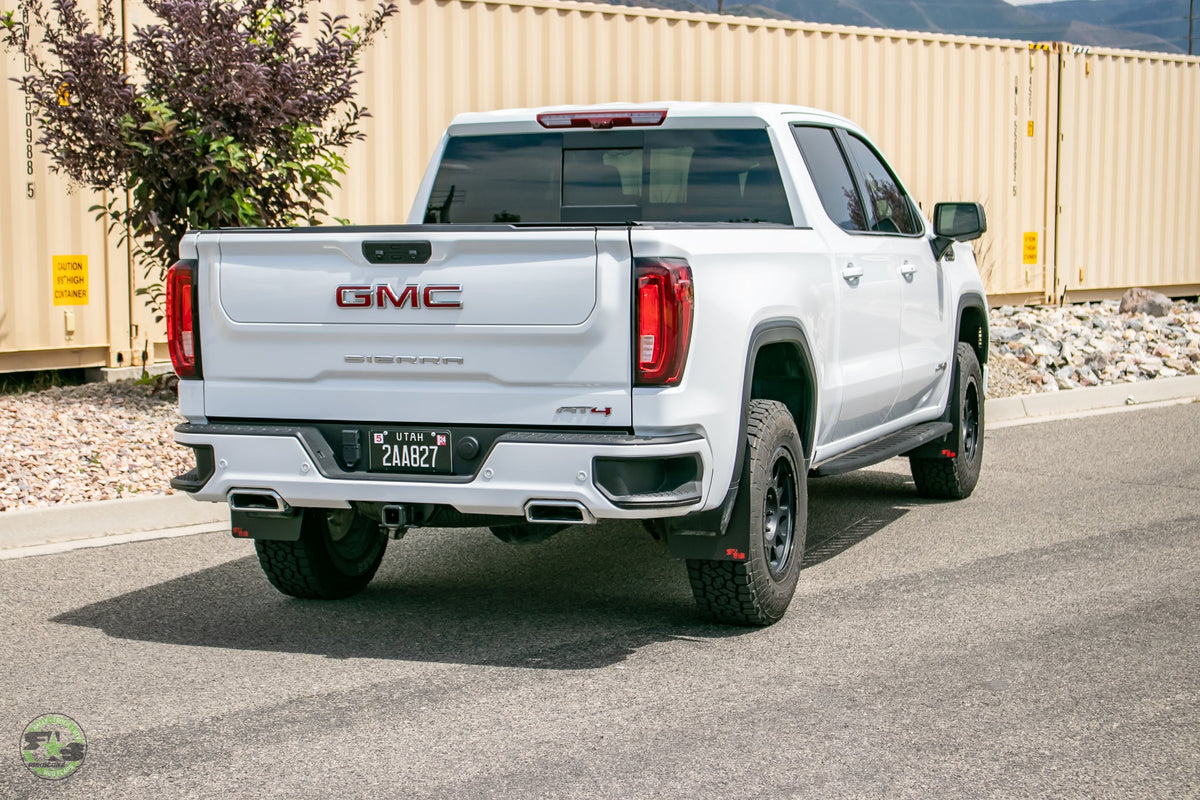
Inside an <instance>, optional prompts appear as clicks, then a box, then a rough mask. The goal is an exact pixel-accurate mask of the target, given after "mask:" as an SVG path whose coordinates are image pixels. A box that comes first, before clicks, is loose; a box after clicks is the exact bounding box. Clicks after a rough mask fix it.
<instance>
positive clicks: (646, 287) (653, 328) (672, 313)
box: [633, 258, 692, 386]
mask: <svg viewBox="0 0 1200 800" xmlns="http://www.w3.org/2000/svg"><path fill="white" fill-rule="evenodd" d="M634 270H635V276H636V277H635V281H636V284H635V286H636V290H635V293H634V302H635V303H636V308H635V309H634V310H635V313H636V318H635V320H634V342H633V362H634V364H635V365H636V367H637V369H636V372H635V375H634V383H635V384H636V385H638V386H669V385H672V384H676V383H679V379H680V378H682V377H683V365H684V363H685V362H686V361H687V353H688V345H689V344H690V343H691V340H692V268H691V267H689V266H688V263H687V262H686V261H684V260H683V259H682V258H639V259H637V261H636V262H635V263H634Z"/></svg>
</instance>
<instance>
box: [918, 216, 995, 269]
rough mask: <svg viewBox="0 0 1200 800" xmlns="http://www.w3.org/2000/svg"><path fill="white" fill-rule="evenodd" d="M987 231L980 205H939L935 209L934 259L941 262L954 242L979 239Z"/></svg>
mask: <svg viewBox="0 0 1200 800" xmlns="http://www.w3.org/2000/svg"><path fill="white" fill-rule="evenodd" d="M986 230H987V217H986V215H985V214H984V213H983V205H981V204H980V203H938V204H937V205H936V206H934V207H933V233H934V239H933V241H932V242H931V244H932V245H933V257H934V258H936V259H939V260H940V259H941V257H942V255H943V254H944V253H945V252H946V250H947V249H948V248H949V247H950V245H951V244H952V243H953V242H969V241H971V240H972V239H978V238H979V237H980V235H982V234H983V232H984V231H986Z"/></svg>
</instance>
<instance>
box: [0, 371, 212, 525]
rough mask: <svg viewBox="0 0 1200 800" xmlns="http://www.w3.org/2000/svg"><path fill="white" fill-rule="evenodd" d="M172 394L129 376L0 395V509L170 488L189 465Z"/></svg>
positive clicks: (130, 494)
mask: <svg viewBox="0 0 1200 800" xmlns="http://www.w3.org/2000/svg"><path fill="white" fill-rule="evenodd" d="M182 421H183V417H181V416H179V412H178V410H177V401H176V399H175V397H174V396H172V395H170V394H167V395H166V396H163V394H162V393H161V392H156V391H155V387H154V386H153V385H150V384H140V383H137V382H134V381H122V382H119V383H91V384H87V385H84V386H70V387H56V388H53V389H46V390H45V391H41V392H31V393H28V394H15V395H14V394H9V395H0V510H3V511H9V510H12V509H16V508H26V507H30V506H53V505H63V504H66V503H81V502H84V501H88V500H114V499H117V498H120V497H132V496H135V495H138V496H144V495H155V494H170V493H171V488H170V486H169V485H168V483H167V482H168V481H169V480H170V479H171V478H172V477H174V476H175V475H179V474H181V473H183V472H186V471H187V470H189V469H191V468H192V453H191V450H189V449H188V448H186V447H181V446H179V445H177V444H175V442H174V440H173V435H174V428H175V426H176V425H178V424H179V423H180V422H182Z"/></svg>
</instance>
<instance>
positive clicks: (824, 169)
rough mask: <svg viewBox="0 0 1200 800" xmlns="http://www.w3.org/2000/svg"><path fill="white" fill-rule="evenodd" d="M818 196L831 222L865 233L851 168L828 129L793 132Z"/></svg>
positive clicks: (800, 128) (801, 128) (849, 229)
mask: <svg viewBox="0 0 1200 800" xmlns="http://www.w3.org/2000/svg"><path fill="white" fill-rule="evenodd" d="M792 131H793V132H794V133H795V136H796V142H797V143H798V144H799V145H800V152H801V153H802V154H803V155H804V162H805V163H806V164H807V165H808V172H809V174H810V175H812V179H813V184H814V185H815V186H816V187H817V195H818V196H820V198H821V205H823V206H824V207H825V213H826V214H828V215H829V218H830V219H831V220H833V221H834V222H836V223H837V224H838V225H839V226H841V227H842V228H845V229H846V230H848V231H865V230H866V229H867V223H866V217H865V216H864V215H863V209H862V203H861V202H860V201H859V199H858V190H857V189H856V188H855V186H854V179H853V178H851V177H850V168H849V167H847V166H846V159H845V158H844V157H843V156H842V149H841V148H840V147H838V143H837V141H836V140H835V139H834V136H833V131H832V130H830V129H829V128H806V127H795V128H792Z"/></svg>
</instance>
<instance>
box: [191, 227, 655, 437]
mask: <svg viewBox="0 0 1200 800" xmlns="http://www.w3.org/2000/svg"><path fill="white" fill-rule="evenodd" d="M197 245H198V248H199V255H200V262H201V264H202V265H205V267H203V269H205V270H206V271H205V272H203V273H202V274H201V275H200V277H199V282H200V286H199V292H200V303H201V311H200V347H201V351H200V352H201V359H202V369H203V375H204V406H205V414H206V415H207V416H208V417H210V418H241V419H289V420H312V421H319V420H354V421H380V422H420V423H444V424H474V425H503V426H515V425H530V426H547V425H559V424H562V425H581V424H587V425H604V426H611V427H629V426H630V424H631V421H630V413H631V411H630V394H631V389H630V379H631V357H632V356H631V348H630V343H629V337H630V302H631V299H630V296H631V289H630V286H631V280H632V279H631V259H630V253H629V241H628V231H627V230H626V229H624V228H616V229H611V228H602V229H596V228H592V227H574V228H546V229H532V230H530V229H516V228H511V227H507V226H506V227H499V226H498V227H495V228H474V229H468V230H461V229H459V230H456V229H454V228H452V227H449V226H444V225H439V226H436V227H427V228H426V227H421V226H408V227H397V228H390V229H382V230H381V229H356V228H341V229H338V228H317V229H308V230H294V231H245V232H232V231H222V232H214V233H211V234H200V235H199V236H198V239H197ZM593 409H595V410H593Z"/></svg>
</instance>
